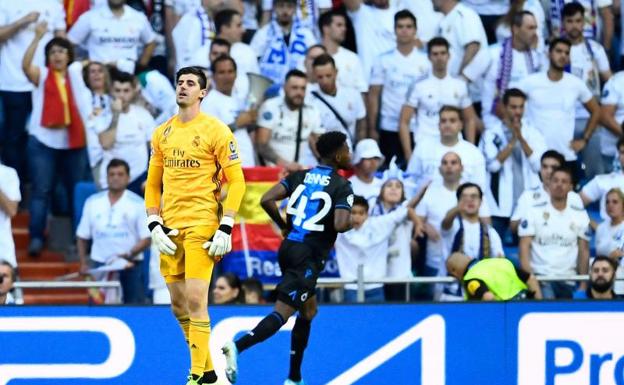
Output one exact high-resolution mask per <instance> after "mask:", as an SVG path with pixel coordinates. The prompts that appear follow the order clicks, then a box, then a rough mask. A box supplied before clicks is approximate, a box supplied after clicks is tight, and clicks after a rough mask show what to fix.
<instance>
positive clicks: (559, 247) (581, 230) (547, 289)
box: [518, 168, 589, 299]
mask: <svg viewBox="0 0 624 385" xmlns="http://www.w3.org/2000/svg"><path fill="white" fill-rule="evenodd" d="M570 191H572V171H571V170H569V169H568V168H559V169H557V170H555V171H553V173H552V177H551V180H550V182H549V192H550V201H549V202H547V203H542V204H539V205H535V206H533V207H531V208H530V209H529V210H528V211H527V212H526V213H525V214H524V215H523V218H522V223H521V224H520V228H519V230H518V235H519V236H520V246H519V254H520V266H521V267H522V269H524V270H526V271H529V272H531V273H533V274H535V275H537V276H543V275H546V276H552V275H557V276H562V277H566V276H571V275H574V274H587V269H588V267H589V217H588V216H587V212H586V211H585V209H583V207H579V206H575V205H571V204H569V203H568V193H569V192H570ZM540 285H541V288H542V293H543V295H544V298H547V299H554V298H557V299H560V298H572V294H573V293H574V285H572V284H570V283H568V282H566V281H555V282H540ZM581 289H585V283H581Z"/></svg>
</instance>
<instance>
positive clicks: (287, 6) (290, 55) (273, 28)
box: [251, 0, 316, 84]
mask: <svg viewBox="0 0 624 385" xmlns="http://www.w3.org/2000/svg"><path fill="white" fill-rule="evenodd" d="M273 5H274V7H273V11H274V12H275V18H274V20H272V21H271V22H270V23H269V24H267V25H265V26H263V27H262V28H260V29H259V30H258V32H256V34H255V35H254V37H253V39H252V40H251V48H253V49H254V51H255V52H256V57H258V58H259V62H260V72H261V74H262V75H264V76H266V77H268V78H269V79H271V80H273V82H274V83H277V84H282V82H283V81H284V76H285V75H286V74H287V73H288V71H289V70H292V69H293V68H300V67H301V65H302V64H303V59H304V58H305V54H306V51H307V50H308V47H310V46H311V45H313V44H314V43H316V38H315V37H314V33H313V32H312V30H311V29H309V28H307V27H305V26H302V25H299V24H298V23H295V18H294V16H295V11H296V9H297V2H296V0H277V1H275V2H274V4H273Z"/></svg>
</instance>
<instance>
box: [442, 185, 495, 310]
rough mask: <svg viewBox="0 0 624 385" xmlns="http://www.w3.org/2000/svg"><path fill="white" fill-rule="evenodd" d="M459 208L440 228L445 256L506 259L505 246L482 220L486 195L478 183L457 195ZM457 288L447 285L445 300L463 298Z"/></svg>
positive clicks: (458, 189)
mask: <svg viewBox="0 0 624 385" xmlns="http://www.w3.org/2000/svg"><path fill="white" fill-rule="evenodd" d="M455 196H456V197H457V206H455V207H453V208H452V209H450V210H449V211H448V212H447V213H446V215H445V216H444V218H443V219H442V223H441V225H440V228H441V234H440V236H441V238H442V242H443V244H444V250H445V254H446V255H449V254H451V253H455V252H461V253H463V254H465V255H467V256H469V257H470V258H472V259H475V260H477V261H480V260H482V259H485V258H499V257H504V256H505V252H504V251H503V243H502V241H501V238H500V236H499V235H498V233H497V232H496V230H494V228H493V227H492V226H490V225H488V224H487V223H485V222H484V221H482V220H481V218H480V217H479V212H480V209H481V203H482V202H483V191H482V190H481V187H479V185H477V184H475V183H470V182H468V183H463V184H462V185H460V186H459V187H458V188H457V191H456V192H455ZM462 296H463V295H462V291H461V287H460V286H459V285H457V284H450V285H445V287H444V290H443V294H442V296H441V299H442V300H450V301H453V300H458V299H460V298H461V297H462Z"/></svg>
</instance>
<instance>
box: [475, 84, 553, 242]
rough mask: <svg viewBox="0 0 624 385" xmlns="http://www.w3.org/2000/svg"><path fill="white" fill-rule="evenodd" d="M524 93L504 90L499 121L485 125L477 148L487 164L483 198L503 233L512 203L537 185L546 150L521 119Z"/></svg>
mask: <svg viewBox="0 0 624 385" xmlns="http://www.w3.org/2000/svg"><path fill="white" fill-rule="evenodd" d="M525 101H526V95H525V94H524V93H523V92H522V91H520V90H519V89H517V88H510V89H508V90H507V91H505V94H504V95H503V98H502V105H503V108H504V111H505V115H504V117H503V120H502V121H499V123H498V124H494V125H492V126H491V127H490V128H488V129H487V130H486V131H485V132H484V133H483V136H482V137H481V143H480V148H481V151H483V155H484V156H485V162H486V167H487V171H488V173H487V182H488V183H487V184H488V186H489V188H488V189H486V193H485V196H486V200H487V202H488V206H489V207H491V210H492V224H493V225H494V228H495V229H496V231H497V232H498V233H499V234H500V235H501V236H504V235H505V233H506V232H507V229H508V227H509V218H510V217H511V214H512V210H513V208H514V203H515V202H517V201H518V199H519V198H520V195H522V193H523V192H524V191H525V190H526V189H528V188H531V187H534V186H537V185H539V183H540V181H539V177H538V173H539V170H540V159H541V157H542V154H543V153H544V152H545V151H546V149H547V148H546V143H545V142H544V137H543V136H542V134H541V133H540V132H539V131H538V130H537V129H535V127H533V126H532V125H531V124H530V123H529V122H527V121H526V120H524V119H523V116H524V104H525Z"/></svg>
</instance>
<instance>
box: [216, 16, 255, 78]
mask: <svg viewBox="0 0 624 385" xmlns="http://www.w3.org/2000/svg"><path fill="white" fill-rule="evenodd" d="M215 29H216V31H217V37H220V38H221V39H225V40H227V41H229V42H230V44H232V46H231V48H230V56H231V57H232V59H234V61H235V62H236V68H237V73H238V74H239V76H244V77H247V73H249V72H251V73H254V74H259V73H260V67H259V66H258V58H257V57H256V53H255V52H254V50H253V49H252V48H251V46H249V44H245V43H243V41H242V40H243V34H244V33H245V31H244V29H243V22H242V17H241V14H240V13H239V12H238V11H236V10H233V9H224V10H222V11H219V12H217V14H216V15H215Z"/></svg>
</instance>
